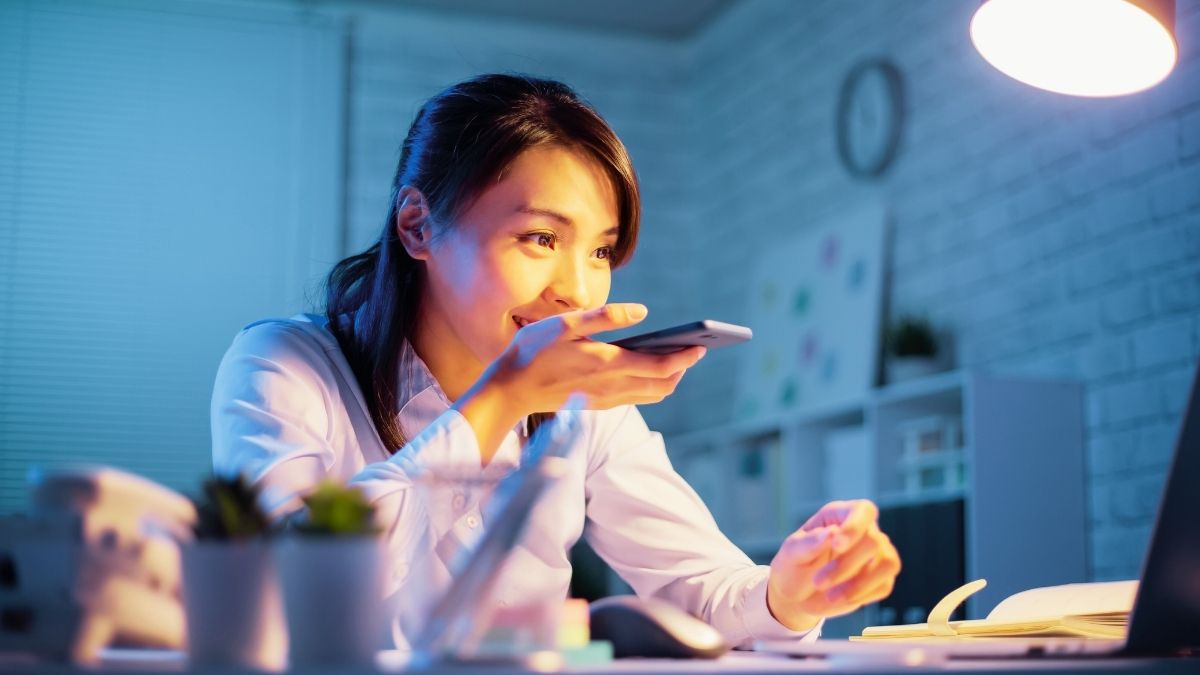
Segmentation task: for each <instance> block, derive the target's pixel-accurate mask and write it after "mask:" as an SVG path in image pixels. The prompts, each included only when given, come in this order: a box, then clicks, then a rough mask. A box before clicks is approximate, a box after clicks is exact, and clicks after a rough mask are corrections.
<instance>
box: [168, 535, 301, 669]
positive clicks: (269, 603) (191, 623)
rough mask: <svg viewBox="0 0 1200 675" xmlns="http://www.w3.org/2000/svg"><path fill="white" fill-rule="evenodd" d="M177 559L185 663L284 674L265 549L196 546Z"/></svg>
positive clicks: (283, 630)
mask: <svg viewBox="0 0 1200 675" xmlns="http://www.w3.org/2000/svg"><path fill="white" fill-rule="evenodd" d="M181 553H182V558H183V595H184V606H185V608H186V615H187V627H188V628H187V636H188V660H189V661H190V662H191V663H192V664H194V665H219V666H240V667H248V668H258V669H263V670H283V669H284V668H285V667H286V666H287V650H288V636H287V626H286V624H285V623H284V619H283V606H282V602H281V598H280V591H279V582H278V579H277V577H276V575H275V567H274V561H273V559H272V556H271V548H270V545H269V544H268V543H267V542H265V541H262V540H255V541H247V542H228V541H213V542H209V541H199V542H192V543H190V544H186V545H184V546H183V547H182V551H181Z"/></svg>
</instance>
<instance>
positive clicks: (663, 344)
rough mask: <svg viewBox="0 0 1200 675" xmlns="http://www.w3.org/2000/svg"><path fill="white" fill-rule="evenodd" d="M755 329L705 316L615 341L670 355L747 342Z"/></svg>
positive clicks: (615, 342) (622, 344)
mask: <svg viewBox="0 0 1200 675" xmlns="http://www.w3.org/2000/svg"><path fill="white" fill-rule="evenodd" d="M752 337H754V332H753V331H751V330H750V329H749V328H746V327H745V326H738V325H736V324H732V323H724V322H722V321H713V320H712V319H705V320H704V321H693V322H691V323H685V324H682V325H679V326H673V327H671V328H664V329H662V330H656V331H654V332H652V333H642V334H641V335H632V336H630V337H627V338H621V339H620V340H616V341H614V342H612V343H611V344H614V345H616V346H618V347H620V348H622V349H632V350H633V351H636V352H643V353H646V354H670V353H671V352H677V351H679V350H681V349H687V348H688V347H695V346H700V347H709V348H712V347H724V346H725V345H732V344H737V343H739V342H745V341H746V340H749V339H750V338H752Z"/></svg>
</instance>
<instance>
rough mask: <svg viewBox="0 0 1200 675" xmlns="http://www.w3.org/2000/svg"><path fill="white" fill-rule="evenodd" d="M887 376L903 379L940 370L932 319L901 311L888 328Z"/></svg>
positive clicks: (892, 380)
mask: <svg viewBox="0 0 1200 675" xmlns="http://www.w3.org/2000/svg"><path fill="white" fill-rule="evenodd" d="M884 344H885V346H886V352H887V357H888V358H887V380H888V382H889V383H891V382H900V381H903V380H909V379H913V378H915V377H922V376H925V375H930V374H933V373H936V372H937V371H938V370H940V366H941V364H940V362H939V360H938V344H937V337H936V335H935V334H934V331H933V326H932V325H931V324H930V322H929V320H928V319H926V318H925V317H922V316H916V315H911V314H906V315H902V316H901V317H900V318H899V319H897V320H896V321H895V323H893V324H892V325H891V326H890V327H889V328H888V330H887V334H886V335H885V340H884Z"/></svg>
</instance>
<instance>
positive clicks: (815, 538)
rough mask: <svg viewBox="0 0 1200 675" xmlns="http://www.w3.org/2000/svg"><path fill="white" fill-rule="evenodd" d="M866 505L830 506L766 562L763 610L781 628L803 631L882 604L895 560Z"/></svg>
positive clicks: (892, 577) (897, 561) (875, 511)
mask: <svg viewBox="0 0 1200 675" xmlns="http://www.w3.org/2000/svg"><path fill="white" fill-rule="evenodd" d="M878 517H879V509H878V508H876V506H875V504H873V503H871V502H869V501H867V500H855V501H845V502H830V503H828V504H826V505H825V506H823V507H821V510H819V511H817V513H816V514H815V515H814V516H813V517H812V518H809V519H808V522H806V523H804V525H803V526H801V527H800V529H799V530H796V531H795V532H794V533H792V534H791V535H790V536H789V537H788V538H787V539H786V540H784V542H783V545H782V546H781V547H780V548H779V552H778V553H776V554H775V558H774V559H773V560H772V561H771V575H770V577H769V579H768V581H767V607H768V608H769V609H770V610H771V614H772V615H773V616H774V617H775V618H776V619H777V620H778V621H779V622H780V623H782V624H783V625H785V626H787V627H788V628H791V629H793V630H808V629H810V628H812V627H813V626H815V625H817V622H818V621H820V620H821V618H822V617H827V616H838V615H840V614H846V613H849V612H852V611H854V610H856V609H858V608H859V607H862V606H863V605H866V604H870V603H872V602H876V601H878V600H882V599H883V598H886V597H887V596H888V595H890V594H891V592H892V586H893V584H894V583H895V581H896V575H897V574H899V573H900V554H899V553H897V552H896V547H895V546H893V545H892V542H891V540H890V539H888V537H887V535H886V534H884V533H883V532H882V531H880V529H879V524H878V523H877V522H876V520H877V518H878Z"/></svg>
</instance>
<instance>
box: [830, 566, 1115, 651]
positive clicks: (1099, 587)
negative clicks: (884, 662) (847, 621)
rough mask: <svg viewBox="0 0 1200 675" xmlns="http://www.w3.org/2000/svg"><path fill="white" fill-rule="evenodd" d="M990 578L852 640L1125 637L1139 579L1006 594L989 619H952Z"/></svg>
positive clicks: (959, 589)
mask: <svg viewBox="0 0 1200 675" xmlns="http://www.w3.org/2000/svg"><path fill="white" fill-rule="evenodd" d="M986 585H987V581H986V580H984V579H978V580H976V581H972V582H971V583H969V584H966V585H964V586H962V587H960V588H958V589H956V590H954V591H952V592H951V593H950V594H948V595H947V596H946V597H945V598H943V599H942V600H941V602H939V603H938V604H937V606H935V607H934V608H933V610H932V611H930V612H929V618H928V619H927V620H926V622H925V623H915V624H907V625H901V626H870V627H867V628H865V629H863V632H862V635H859V636H852V637H851V638H850V639H851V640H909V639H915V640H930V639H935V640H958V639H972V638H1004V637H1022V638H1025V637H1085V638H1106V639H1117V638H1124V637H1125V633H1126V629H1127V627H1128V624H1129V614H1130V612H1132V611H1133V600H1134V597H1135V596H1136V595H1137V586H1138V582H1137V581H1136V580H1135V581H1106V582H1095V583H1082V584H1065V585H1062V586H1049V587H1046V588H1034V589H1031V590H1028V591H1022V592H1020V593H1016V594H1014V595H1011V596H1009V597H1007V598H1005V599H1004V600H1003V601H1001V602H1000V604H998V605H996V608H995V609H993V610H992V611H991V612H990V613H989V614H988V615H987V618H985V619H967V620H963V621H950V620H949V618H950V615H951V614H952V613H953V612H954V610H955V609H956V608H957V607H958V606H959V605H961V604H962V603H963V601H965V600H966V599H967V598H968V597H970V596H971V595H973V594H974V593H976V592H978V591H979V590H980V589H982V588H983V587H984V586H986Z"/></svg>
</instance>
